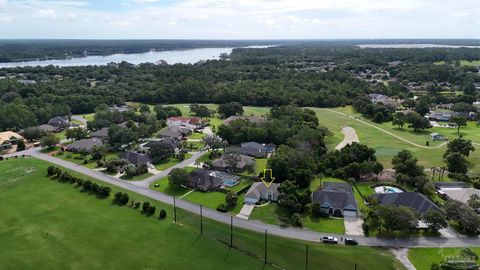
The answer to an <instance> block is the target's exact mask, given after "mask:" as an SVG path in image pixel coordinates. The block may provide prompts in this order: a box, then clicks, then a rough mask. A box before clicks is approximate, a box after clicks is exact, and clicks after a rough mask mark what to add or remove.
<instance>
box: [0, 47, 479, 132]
mask: <svg viewBox="0 0 480 270" xmlns="http://www.w3.org/2000/svg"><path fill="white" fill-rule="evenodd" d="M312 43H313V42H312ZM332 44H334V43H328V42H326V43H324V44H322V45H290V46H277V47H271V48H264V49H253V48H248V49H247V48H238V49H234V51H233V53H232V54H231V55H230V56H229V57H228V59H223V60H208V61H202V62H199V63H197V64H175V65H166V64H164V65H155V64H141V65H132V64H129V63H126V62H123V63H120V64H113V63H112V64H109V65H105V66H84V67H62V68H61V67H54V66H47V67H23V68H4V69H0V78H2V79H0V129H21V128H25V127H28V126H33V125H36V124H42V123H45V122H46V121H48V119H49V118H51V117H52V116H56V115H66V114H70V113H71V114H81V113H91V112H94V111H95V108H96V107H98V106H99V105H102V104H107V105H113V104H117V105H118V104H123V103H124V102H126V101H138V102H144V103H150V104H168V103H226V102H240V103H241V104H243V105H256V106H273V105H289V104H293V105H298V106H304V107H337V106H344V105H348V104H353V101H355V100H360V99H364V98H365V96H366V94H368V93H382V94H385V95H388V96H398V97H407V96H412V93H411V89H410V88H408V87H407V86H408V83H409V82H411V81H415V83H417V84H422V83H426V82H432V81H433V82H434V83H438V82H448V83H450V84H452V85H454V86H455V87H456V90H459V91H467V90H468V89H470V90H468V91H469V93H468V95H453V96H444V95H439V94H438V93H437V92H439V91H437V92H436V91H430V94H431V95H429V97H428V98H429V99H430V100H429V102H432V103H435V102H437V101H440V102H442V103H448V102H452V103H457V102H467V103H472V102H473V101H475V99H476V95H477V91H476V90H475V87H474V86H473V85H474V84H478V83H480V76H479V73H478V67H472V66H461V65H457V64H456V62H458V61H460V60H468V59H472V60H474V59H477V60H478V59H480V49H467V48H461V49H449V48H441V49H436V48H432V49H360V48H358V47H355V46H353V45H352V44H348V43H346V42H345V44H343V45H342V44H340V45H338V44H337V45H335V46H333V45H332ZM391 61H397V62H401V63H402V64H399V65H394V66H392V65H390V64H389V63H390V62H391ZM433 61H447V62H446V63H448V64H444V65H435V64H434V62H433ZM450 61H453V62H451V63H452V64H449V63H450ZM364 72H372V73H373V72H384V73H388V72H389V73H390V76H391V77H395V79H396V80H395V81H392V82H391V83H389V84H371V83H370V82H369V81H368V80H367V79H364V78H362V77H360V76H359V74H362V73H364ZM383 76H386V75H383ZM472 87H473V88H472ZM471 89H473V92H472V90H471ZM434 90H435V89H434ZM380 110H384V108H380ZM375 111H377V110H375ZM375 113H376V112H375ZM387 119H390V117H388V115H387V116H386V117H385V120H387Z"/></svg>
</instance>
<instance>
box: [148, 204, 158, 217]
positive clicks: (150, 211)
mask: <svg viewBox="0 0 480 270" xmlns="http://www.w3.org/2000/svg"><path fill="white" fill-rule="evenodd" d="M156 209H157V208H156V207H155V206H154V205H151V206H150V207H149V208H148V215H153V214H155V210H156Z"/></svg>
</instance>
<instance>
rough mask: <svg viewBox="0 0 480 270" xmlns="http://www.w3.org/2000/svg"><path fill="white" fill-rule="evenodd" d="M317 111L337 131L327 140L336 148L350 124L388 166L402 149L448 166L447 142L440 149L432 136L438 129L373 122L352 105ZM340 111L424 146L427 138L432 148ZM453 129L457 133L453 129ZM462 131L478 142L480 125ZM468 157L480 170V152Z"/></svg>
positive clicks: (428, 162) (429, 163)
mask: <svg viewBox="0 0 480 270" xmlns="http://www.w3.org/2000/svg"><path fill="white" fill-rule="evenodd" d="M314 110H315V111H316V113H317V117H318V119H319V122H320V124H321V125H323V126H325V127H327V128H328V129H329V130H330V131H331V132H332V133H333V136H332V137H331V138H329V139H328V141H327V142H328V143H329V148H330V149H332V148H334V147H335V145H336V144H338V143H339V142H341V141H342V140H343V134H342V133H341V129H342V128H343V127H345V126H350V127H353V128H354V129H355V130H356V132H357V134H358V137H359V139H360V143H362V144H366V145H368V146H370V147H372V148H374V149H375V151H376V156H377V158H378V160H379V161H380V162H382V164H383V165H384V166H385V167H386V168H391V160H392V157H393V156H394V155H395V154H396V153H398V152H399V151H401V150H402V149H406V150H409V151H412V152H413V153H414V154H415V156H416V157H417V158H418V160H419V163H420V164H421V165H423V166H425V167H426V168H430V167H432V166H437V167H441V166H445V164H444V162H443V154H444V152H445V150H446V145H444V146H441V147H438V148H437V147H435V146H439V145H440V144H441V142H432V141H431V140H430V137H429V134H430V133H431V132H435V131H436V130H435V129H432V130H427V131H425V132H422V133H415V132H413V131H411V130H409V129H408V128H404V129H398V128H396V127H394V126H393V125H392V124H391V123H382V124H377V123H373V122H372V121H369V120H367V119H364V118H362V117H361V116H360V115H359V114H357V113H355V112H353V109H352V108H351V107H344V108H336V109H333V110H330V109H320V108H314ZM336 112H340V113H346V114H348V115H351V116H354V117H356V118H358V119H361V120H364V121H366V122H367V123H369V124H372V125H373V126H376V127H379V128H381V129H384V130H386V131H388V132H391V133H392V134H395V135H397V136H400V137H402V138H404V139H407V140H409V141H412V142H414V143H416V144H418V145H421V146H424V145H425V143H426V141H429V142H430V146H432V148H428V149H425V148H421V147H418V146H414V145H412V144H409V143H407V142H404V141H402V140H400V139H398V138H396V137H393V136H392V135H390V134H386V133H384V132H382V131H381V130H378V129H376V128H374V127H372V126H369V125H366V124H364V123H362V122H359V121H357V120H356V119H354V118H352V117H349V116H345V115H341V114H338V113H336ZM449 131H450V132H453V131H451V130H449ZM462 132H464V133H465V134H467V136H464V138H467V139H472V140H474V141H475V138H478V136H480V135H477V134H478V133H480V128H479V127H477V126H476V125H475V124H473V123H470V124H469V126H468V127H465V128H464V130H462ZM453 138H454V136H452V137H450V139H453ZM468 160H469V162H470V170H472V171H473V172H474V173H480V165H479V162H478V161H479V160H480V151H475V152H473V153H472V154H471V156H470V157H469V159H468Z"/></svg>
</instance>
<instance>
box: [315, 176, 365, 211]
mask: <svg viewBox="0 0 480 270" xmlns="http://www.w3.org/2000/svg"><path fill="white" fill-rule="evenodd" d="M312 202H313V204H318V205H319V206H320V212H321V213H323V214H326V215H330V216H338V217H342V216H349V217H355V216H357V214H358V206H357V201H356V200H355V196H354V195H353V189H352V186H351V185H350V184H347V183H336V182H324V183H322V187H320V188H319V189H318V190H317V191H315V192H314V193H313V197H312Z"/></svg>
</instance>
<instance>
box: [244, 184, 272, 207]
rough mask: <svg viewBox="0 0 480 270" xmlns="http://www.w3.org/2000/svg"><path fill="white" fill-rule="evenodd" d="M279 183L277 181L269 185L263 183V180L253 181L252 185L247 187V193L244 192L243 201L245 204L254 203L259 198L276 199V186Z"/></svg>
mask: <svg viewBox="0 0 480 270" xmlns="http://www.w3.org/2000/svg"><path fill="white" fill-rule="evenodd" d="M279 186H280V184H278V183H271V184H270V185H269V186H267V185H265V183H263V182H255V183H253V185H252V186H250V188H249V189H248V191H247V193H245V199H244V202H245V203H246V204H256V203H257V202H258V201H260V200H266V201H274V202H275V201H277V200H278V195H279V194H280V193H279V192H278V187H279Z"/></svg>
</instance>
